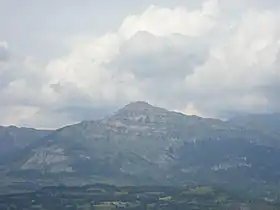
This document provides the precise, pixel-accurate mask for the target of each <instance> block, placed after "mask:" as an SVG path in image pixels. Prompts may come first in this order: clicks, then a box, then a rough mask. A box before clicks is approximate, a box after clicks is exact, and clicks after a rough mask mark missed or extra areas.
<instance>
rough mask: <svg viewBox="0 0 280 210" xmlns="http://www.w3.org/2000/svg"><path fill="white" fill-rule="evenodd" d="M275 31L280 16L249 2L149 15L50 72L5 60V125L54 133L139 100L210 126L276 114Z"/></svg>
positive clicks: (1, 98) (76, 50)
mask: <svg viewBox="0 0 280 210" xmlns="http://www.w3.org/2000/svg"><path fill="white" fill-rule="evenodd" d="M258 2H259V3H258V4H256V5H261V3H264V1H262V0H259V1H258ZM231 8H234V12H229V9H231ZM279 23H280V16H279V9H278V8H272V7H269V5H268V6H267V7H265V9H261V7H259V6H256V7H255V8H253V7H252V4H247V3H246V4H245V3H244V2H243V1H236V2H235V3H234V5H229V4H228V1H224V0H220V1H218V0H210V1H204V3H202V4H201V5H200V7H198V8H196V9H191V10H190V9H188V8H185V7H175V8H173V9H171V8H163V7H159V6H150V7H148V8H147V9H146V10H145V11H143V12H142V13H140V14H135V15H130V16H128V17H126V18H125V19H124V20H123V22H122V23H121V24H120V26H119V28H118V29H117V30H116V31H115V32H108V33H106V34H104V35H102V36H100V37H91V36H90V35H88V36H87V39H79V41H76V42H73V44H72V45H71V48H70V51H69V53H67V54H65V55H64V56H62V57H59V58H56V59H53V60H51V61H50V62H48V64H47V65H42V64H40V62H38V61H36V59H34V58H29V57H26V58H22V59H18V58H13V57H11V56H8V57H9V59H8V62H5V66H4V65H2V67H1V68H2V69H1V71H0V73H1V75H0V76H1V78H0V104H1V105H0V106H1V109H2V110H6V111H5V112H4V113H2V114H1V116H0V120H1V123H6V124H9V123H16V124H21V125H28V126H31V125H34V126H39V127H56V126H61V125H63V124H67V123H72V122H76V121H80V120H83V119H90V118H95V117H101V115H102V114H101V115H100V113H104V114H105V113H106V114H108V113H109V112H111V111H113V110H114V109H116V108H117V107H120V106H121V105H124V104H125V103H128V102H130V101H135V100H146V101H148V102H151V103H153V104H155V105H159V106H164V107H166V108H169V109H174V110H179V111H182V112H185V113H187V114H198V115H202V116H207V117H223V118H224V117H230V116H232V115H234V114H236V113H248V112H278V111H280V100H279V96H278V95H279V91H280V85H279V84H280V83H279V82H280V81H279V78H280V71H279V64H280V63H279V62H280V57H279V47H280V31H279V30H280V27H279V26H280V24H279ZM2 45H3V46H2V48H3V49H5V50H7V49H8V48H7V46H8V45H7V44H2ZM2 48H1V45H0V62H1V55H2V54H3V53H2V54H1V52H2V51H3V52H4V50H2V51H1V49H2ZM5 52H6V51H5ZM7 52H8V51H7ZM3 55H4V54H3ZM2 57H3V56H2ZM2 60H5V61H6V60H7V59H3V58H2ZM0 65H1V64H0ZM94 113H98V114H97V115H96V114H94Z"/></svg>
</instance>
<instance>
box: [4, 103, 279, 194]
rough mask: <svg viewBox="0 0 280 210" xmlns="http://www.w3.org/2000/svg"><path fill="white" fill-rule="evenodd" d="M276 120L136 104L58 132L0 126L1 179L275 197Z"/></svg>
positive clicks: (13, 183)
mask: <svg viewBox="0 0 280 210" xmlns="http://www.w3.org/2000/svg"><path fill="white" fill-rule="evenodd" d="M279 122H280V115H278V114H269V115H247V116H241V117H236V118H234V119H232V120H228V121H222V120H219V119H210V118H201V117H198V116H188V115H184V114H182V113H178V112H172V111H168V110H166V109H163V108H159V107H154V106H152V105H150V104H148V103H145V102H134V103H130V104H128V105H126V106H125V107H124V108H122V109H120V110H119V111H117V112H116V113H114V114H113V115H111V116H109V117H106V118H104V119H101V120H97V121H84V122H81V123H79V124H75V125H71V126H67V127H64V128H61V129H58V130H55V131H43V130H35V129H27V128H17V127H0V167H1V169H2V170H1V172H0V176H2V180H5V181H2V182H0V185H3V186H4V185H5V187H6V188H7V187H12V188H13V189H15V188H20V186H21V187H22V188H24V186H27V185H28V187H30V186H35V185H57V184H66V185H81V184H91V183H95V182H106V183H112V184H117V185H127V184H133V185H146V184H158V185H183V184H188V183H202V184H215V185H222V186H227V187H229V188H232V189H236V190H244V191H248V192H251V191H252V193H255V194H261V195H262V196H268V197H273V198H274V197H275V196H276V195H280V190H279V189H280V188H279V186H280V185H279V182H280V161H279V160H280V130H279V129H278V125H280V124H279ZM4 182H5V183H4ZM6 188H3V189H6Z"/></svg>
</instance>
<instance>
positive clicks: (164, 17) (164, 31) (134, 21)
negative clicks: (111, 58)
mask: <svg viewBox="0 0 280 210" xmlns="http://www.w3.org/2000/svg"><path fill="white" fill-rule="evenodd" d="M218 16H219V5H218V0H211V1H207V2H205V3H203V4H202V6H201V8H199V9H198V10H194V11H188V10H187V9H186V8H181V7H177V8H175V9H169V8H161V7H157V6H154V5H153V6H150V7H149V8H148V9H147V10H146V11H144V12H143V13H142V14H140V15H132V16H129V17H127V18H126V19H125V20H124V22H123V24H122V26H121V27H120V30H119V32H120V34H121V35H123V36H124V37H125V38H126V39H128V38H130V37H132V36H133V35H135V34H136V33H137V32H138V31H148V32H150V33H152V34H154V35H157V36H168V35H170V34H182V35H186V36H200V35H202V34H205V33H206V32H207V31H209V30H210V29H212V28H213V27H214V26H215V24H216V18H217V17H218Z"/></svg>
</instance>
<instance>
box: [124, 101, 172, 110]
mask: <svg viewBox="0 0 280 210" xmlns="http://www.w3.org/2000/svg"><path fill="white" fill-rule="evenodd" d="M144 110H147V111H155V110H161V111H167V110H165V109H163V108H160V107H156V106H153V105H151V104H149V103H147V102H145V101H134V102H131V103H129V104H127V105H126V106H125V107H123V108H122V109H121V110H120V111H144Z"/></svg>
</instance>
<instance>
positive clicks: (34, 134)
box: [0, 126, 51, 165]
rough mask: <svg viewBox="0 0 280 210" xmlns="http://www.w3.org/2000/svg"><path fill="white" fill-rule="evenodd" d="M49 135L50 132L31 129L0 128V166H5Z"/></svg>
mask: <svg viewBox="0 0 280 210" xmlns="http://www.w3.org/2000/svg"><path fill="white" fill-rule="evenodd" d="M50 133H51V131H45V130H36V129H32V128H18V127H15V126H9V127H3V126H0V165H1V164H7V163H8V162H9V160H10V159H13V158H14V157H15V156H17V155H18V154H19V153H20V152H21V151H23V150H25V149H26V148H28V147H29V146H30V145H32V144H33V143H34V142H36V141H37V140H40V139H41V138H43V137H45V136H47V135H48V134H50Z"/></svg>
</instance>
